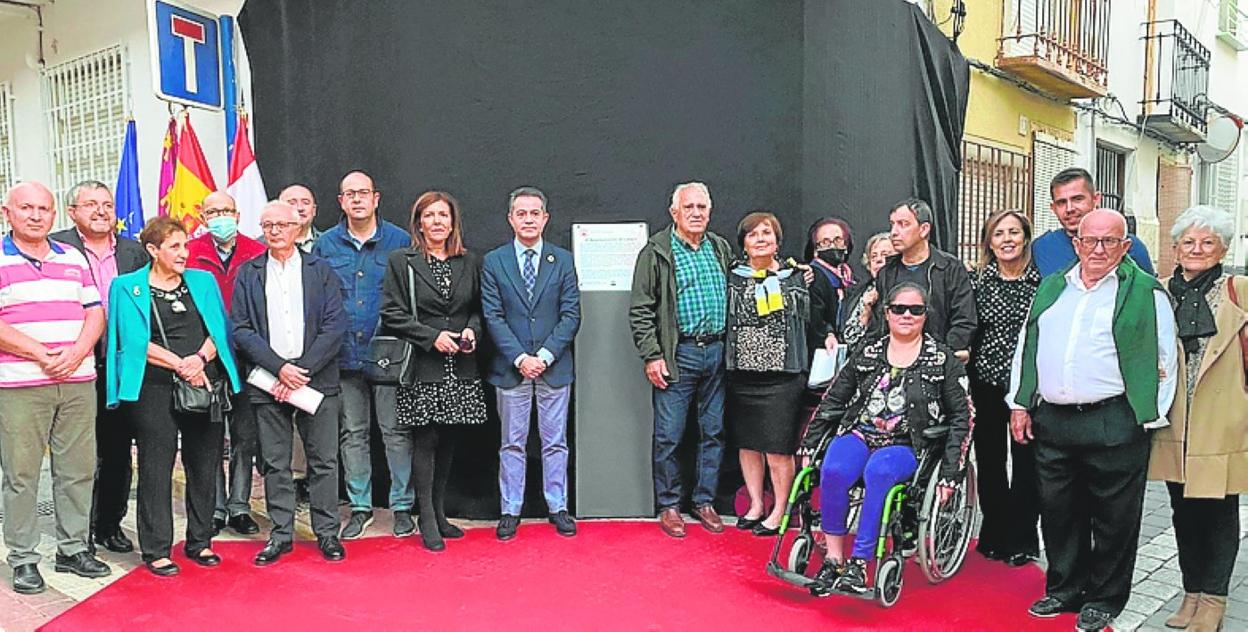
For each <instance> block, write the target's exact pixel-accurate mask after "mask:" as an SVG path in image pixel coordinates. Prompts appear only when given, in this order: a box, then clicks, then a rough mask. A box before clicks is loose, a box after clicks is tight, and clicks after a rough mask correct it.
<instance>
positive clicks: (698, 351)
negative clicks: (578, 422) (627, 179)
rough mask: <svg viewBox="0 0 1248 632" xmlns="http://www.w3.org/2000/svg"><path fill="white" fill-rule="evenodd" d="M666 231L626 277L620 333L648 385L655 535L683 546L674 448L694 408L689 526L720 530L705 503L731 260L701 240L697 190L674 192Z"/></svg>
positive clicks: (717, 245) (715, 448)
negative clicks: (633, 348)
mask: <svg viewBox="0 0 1248 632" xmlns="http://www.w3.org/2000/svg"><path fill="white" fill-rule="evenodd" d="M670 212H671V214H672V220H673V222H674V223H673V225H672V226H669V227H668V228H665V229H663V230H661V231H659V232H658V233H656V234H654V235H653V236H651V237H650V241H649V243H647V244H646V246H645V247H644V248H642V249H641V252H640V253H638V255H637V265H636V267H635V268H634V271H633V293H632V306H631V307H630V308H629V313H628V317H629V323H630V325H631V327H632V330H633V342H634V344H636V345H637V351H638V353H640V355H641V359H642V361H644V362H645V363H646V379H648V380H650V383H651V384H653V385H654V393H653V397H652V400H653V404H654V497H655V504H656V505H657V506H658V510H659V526H661V527H662V528H663V532H664V533H666V534H668V535H669V536H672V537H674V538H680V537H684V535H685V521H684V519H683V518H682V517H681V515H680V510H679V509H678V506H679V505H680V501H681V496H682V492H681V484H680V465H679V463H677V460H676V447H677V445H678V444H679V443H680V439H681V437H682V436H684V434H685V420H686V419H687V417H688V412H689V407H690V406H691V405H693V404H694V402H695V401H696V403H697V411H698V428H699V430H700V431H701V432H700V438H699V441H698V456H697V459H698V463H697V472H698V479H697V485H696V487H695V488H694V490H693V505H694V511H693V517H694V518H696V519H697V520H698V522H701V523H702V526H704V527H706V529H707V530H709V531H711V532H712V533H720V532H722V531H723V530H724V523H723V521H722V520H720V518H719V515H718V514H717V513H715V508H714V507H713V506H712V502H713V501H714V500H715V489H716V487H717V485H718V483H719V466H720V462H721V461H722V460H723V452H724V343H723V340H724V324H725V320H726V318H727V311H728V281H727V279H728V277H727V273H728V266H729V264H730V260H731V258H732V250H731V247H730V246H729V245H728V242H727V241H725V240H724V238H722V237H720V236H719V235H716V234H714V233H711V232H709V231H707V225H708V224H709V223H710V219H711V194H710V191H709V190H708V189H707V188H706V185H705V184H702V183H701V182H687V183H685V184H681V185H678V186H677V187H676V190H675V191H673V192H672V206H671V208H670Z"/></svg>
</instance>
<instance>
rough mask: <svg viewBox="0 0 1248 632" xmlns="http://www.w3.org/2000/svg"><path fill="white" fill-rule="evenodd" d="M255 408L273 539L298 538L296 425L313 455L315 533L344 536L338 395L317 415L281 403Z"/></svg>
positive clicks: (310, 468)
mask: <svg viewBox="0 0 1248 632" xmlns="http://www.w3.org/2000/svg"><path fill="white" fill-rule="evenodd" d="M254 406H255V412H256V425H257V429H258V430H259V435H260V472H261V473H262V474H263V475H264V498H265V502H266V504H267V507H268V512H269V519H270V520H272V521H273V530H272V531H271V532H270V533H269V539H270V540H272V541H274V542H290V541H292V540H294V537H295V481H294V479H293V478H292V476H291V473H290V456H291V452H292V450H293V443H294V442H293V441H292V436H293V435H292V428H293V427H294V426H298V428H299V436H300V437H302V438H303V451H304V454H306V455H307V461H308V496H309V499H310V500H311V511H312V531H313V532H314V533H316V535H317V537H328V536H334V535H338V415H339V414H340V408H341V403H340V401H339V399H338V396H337V395H328V396H326V397H325V399H324V400H322V401H321V407H320V408H318V409H317V411H316V414H315V415H309V414H307V413H305V412H303V411H300V410H297V409H296V408H295V407H293V406H291V405H289V404H279V403H277V402H273V403H268V402H266V403H263V404H254Z"/></svg>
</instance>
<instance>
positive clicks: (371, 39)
mask: <svg viewBox="0 0 1248 632" xmlns="http://www.w3.org/2000/svg"><path fill="white" fill-rule="evenodd" d="M239 24H240V29H241V31H242V34H243V37H244V39H245V41H246V45H247V51H248V56H249V58H250V62H251V71H252V95H253V99H254V103H253V104H252V109H253V110H254V120H255V131H256V155H257V160H258V162H259V164H260V165H261V168H262V170H263V172H264V175H265V180H266V181H267V182H268V185H269V187H270V191H269V193H270V194H272V195H276V193H277V192H278V191H279V190H280V188H282V187H283V186H284V185H286V184H289V183H292V182H301V183H305V184H307V185H308V186H309V187H310V188H311V189H312V190H313V192H314V193H315V194H316V196H317V200H318V202H319V213H318V217H317V224H318V225H319V226H321V227H325V226H327V225H330V224H333V223H334V222H336V221H338V218H339V217H340V210H339V208H338V204H337V201H336V194H337V186H338V181H339V180H340V179H341V177H342V175H343V174H344V173H346V172H347V171H350V170H352V169H363V170H365V171H367V172H369V173H370V174H372V175H373V176H374V179H375V181H376V186H377V188H378V190H380V191H381V192H382V200H381V212H382V215H383V216H385V217H386V218H387V219H389V220H391V221H394V222H396V223H398V224H400V225H402V226H406V225H407V220H408V212H409V209H410V207H411V204H412V202H413V200H415V198H416V196H417V195H419V194H420V193H421V192H422V191H425V190H428V189H435V188H436V189H445V190H448V191H450V192H451V193H452V194H454V195H455V196H456V197H457V198H458V199H459V200H460V202H461V205H462V207H463V211H464V216H465V230H464V232H465V235H464V237H465V241H466V243H467V245H468V247H469V248H471V249H474V250H477V251H479V252H484V251H486V250H488V249H490V248H492V247H494V246H496V245H498V244H500V243H502V242H504V241H506V240H507V239H509V238H510V235H511V233H510V229H509V227H508V225H507V223H506V219H505V213H506V199H507V197H506V196H507V193H508V192H509V191H511V190H512V189H514V188H515V187H517V186H520V185H534V186H538V187H540V188H542V189H543V190H544V191H545V192H546V194H547V195H548V196H549V197H550V211H551V213H552V217H551V222H550V225H549V226H548V228H547V237H548V238H549V239H550V240H551V241H552V242H554V243H557V244H560V245H564V246H567V245H568V244H569V241H570V235H571V230H570V227H571V224H572V223H573V222H604V221H628V220H634V221H635V220H644V221H647V222H649V223H650V226H651V229H652V230H657V229H658V228H661V227H662V226H664V225H666V224H667V223H668V222H669V221H670V216H669V215H668V214H667V206H668V203H669V196H670V194H671V190H672V187H673V185H675V184H676V183H679V182H684V181H688V180H702V181H704V182H706V183H707V184H708V185H709V186H710V189H711V193H712V198H713V202H714V213H713V217H712V222H711V227H712V229H713V230H715V231H717V232H720V233H721V234H724V235H725V236H728V237H729V238H730V240H732V241H734V242H735V232H736V229H735V227H736V222H737V221H738V220H739V219H740V217H741V216H742V215H744V214H745V213H746V212H749V211H752V210H756V209H760V208H761V209H768V210H773V211H775V212H776V213H777V214H778V215H779V216H780V218H781V221H782V223H783V224H784V227H785V228H786V230H787V232H788V235H789V237H788V239H787V242H786V243H785V244H784V250H785V251H787V252H788V253H791V254H798V253H800V252H801V250H802V246H803V244H802V240H803V238H804V232H805V229H806V227H807V226H809V225H810V224H811V223H812V222H813V221H814V220H816V219H817V218H819V217H822V216H825V215H837V216H840V217H842V218H844V219H846V220H847V221H849V222H850V224H851V225H852V226H854V228H855V233H856V234H858V235H860V238H859V243H862V242H863V241H864V240H863V239H862V238H861V236H864V235H865V234H867V233H869V232H874V231H875V230H879V229H882V228H885V227H886V226H887V214H886V211H887V207H888V205H889V204H891V203H892V202H895V201H897V200H899V199H901V198H904V197H908V196H911V195H919V196H921V197H924V198H926V199H929V200H930V201H931V202H932V203H933V207H934V208H935V209H936V213H937V218H938V221H937V224H936V227H935V228H936V230H935V231H934V234H935V236H936V239H937V242H938V243H946V242H947V241H949V240H950V239H951V238H952V236H953V235H956V230H955V228H956V226H955V225H954V221H955V220H954V216H955V212H954V210H955V209H956V200H957V194H956V187H957V169H958V166H959V160H960V158H959V156H958V148H959V140H960V138H961V131H962V119H963V117H964V116H965V108H966V97H967V82H968V72H969V71H968V67H967V64H966V62H965V60H964V59H963V58H962V57H961V55H960V53H959V52H958V51H957V49H956V47H955V46H954V45H953V44H952V43H951V42H949V40H948V39H946V38H945V37H944V36H943V35H941V34H940V33H939V31H938V30H937V29H936V28H935V27H934V26H933V25H932V24H931V23H930V22H929V21H928V20H927V18H925V17H924V16H923V15H922V14H921V13H919V12H918V11H917V9H916V8H915V7H914V6H913V5H910V4H908V3H905V2H902V1H901V0H879V1H873V2H862V1H861V0H826V1H825V0H808V1H806V2H796V1H794V2H775V1H773V0H717V1H715V2H707V1H699V0H629V1H627V2H586V1H584V0H522V1H513V2H507V3H493V2H489V3H487V2H440V1H434V0H370V1H368V2H359V1H351V0H318V1H317V2H307V1H306V0H264V1H258V0H253V1H252V2H248V3H247V4H246V6H245V8H244V10H243V13H242V15H241V16H240V18H239ZM496 424H497V422H496V421H492V423H491V424H489V425H488V427H487V428H482V429H473V430H469V431H468V437H467V443H468V445H467V446H464V447H463V448H462V449H461V450H460V451H459V454H460V455H461V457H463V458H460V465H459V466H457V467H456V474H455V480H456V482H455V485H456V486H457V489H456V490H455V491H456V493H455V495H454V497H453V498H452V499H451V503H450V504H451V505H452V506H453V507H452V509H454V510H455V511H456V513H459V514H461V515H472V516H482V517H485V516H493V515H496V512H497V493H498V492H497V484H496V479H495V478H494V477H495V475H496V472H497V443H498V431H497V425H496ZM491 448H492V449H491ZM729 453H730V454H732V451H730V452H729ZM731 460H732V461H735V458H732V459H731ZM530 480H531V481H532V480H540V478H537V477H534V476H532V474H531V475H530ZM529 487H530V492H531V494H532V493H533V491H534V490H533V487H534V485H532V484H531V485H529ZM530 500H531V502H529V503H527V504H528V506H529V507H537V508H541V506H542V503H541V501H540V491H539V492H537V493H536V494H535V495H531V496H530ZM533 501H535V502H533Z"/></svg>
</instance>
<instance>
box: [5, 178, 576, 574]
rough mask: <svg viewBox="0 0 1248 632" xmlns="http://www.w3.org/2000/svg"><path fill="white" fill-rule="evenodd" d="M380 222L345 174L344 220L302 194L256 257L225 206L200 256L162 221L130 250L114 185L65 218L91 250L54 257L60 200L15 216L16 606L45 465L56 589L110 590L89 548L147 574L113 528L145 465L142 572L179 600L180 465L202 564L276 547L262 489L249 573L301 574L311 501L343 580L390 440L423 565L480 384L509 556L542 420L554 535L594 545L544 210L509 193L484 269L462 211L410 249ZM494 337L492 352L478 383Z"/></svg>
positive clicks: (66, 236) (409, 233)
mask: <svg viewBox="0 0 1248 632" xmlns="http://www.w3.org/2000/svg"><path fill="white" fill-rule="evenodd" d="M380 198H381V193H380V192H378V191H377V190H376V187H375V185H374V184H373V181H372V179H371V177H369V176H368V174H366V173H364V172H360V171H353V172H351V173H349V174H347V175H346V176H345V177H344V178H343V180H342V182H341V186H340V194H339V202H340V204H341V207H342V211H343V217H342V220H341V221H340V222H339V223H338V224H337V225H336V226H334V227H333V228H331V229H329V230H327V231H325V232H324V233H318V232H317V231H316V230H315V228H314V227H313V225H312V220H313V218H314V217H315V214H316V203H315V199H314V197H313V195H312V192H311V190H310V189H309V188H308V187H306V186H303V185H299V184H294V185H291V186H289V187H287V188H286V189H285V190H283V191H282V193H281V195H280V196H279V199H277V200H274V201H272V202H269V203H268V204H267V205H265V206H264V208H263V209H262V210H261V212H260V228H261V230H262V235H261V239H260V240H255V239H252V238H249V237H247V236H245V235H242V234H239V232H238V216H239V213H238V208H237V206H236V204H235V201H234V199H233V198H232V197H231V196H230V195H229V194H227V193H225V192H214V193H212V194H210V195H208V196H207V197H205V199H204V201H203V204H202V206H201V216H202V219H203V220H204V224H205V228H206V230H205V231H204V232H203V234H202V235H199V236H192V235H190V234H188V230H187V227H186V226H185V225H184V224H183V223H181V222H179V221H177V220H175V219H172V218H169V217H163V216H162V217H156V218H153V219H151V220H149V221H148V222H147V223H146V225H145V226H144V228H143V230H142V232H141V233H140V235H139V240H138V242H137V243H136V242H133V241H130V240H128V239H124V238H122V237H120V236H118V235H117V234H116V226H117V218H116V214H115V209H114V203H113V198H112V195H111V192H110V191H109V190H108V188H107V186H105V185H104V184H102V183H100V182H94V181H88V182H83V183H81V184H79V185H77V186H75V187H74V188H73V189H72V190H71V191H70V192H69V194H68V200H67V202H68V203H67V214H68V216H69V218H70V219H72V220H73V222H74V226H73V227H72V228H69V229H67V230H64V231H61V232H59V233H55V234H51V235H50V234H49V233H50V231H51V228H52V226H53V223H54V219H55V213H56V210H55V203H54V201H53V195H52V193H51V192H50V191H49V190H48V189H47V187H45V186H44V185H42V184H40V183H37V182H26V183H22V184H19V185H17V186H15V187H13V188H12V189H11V190H10V191H8V193H7V196H6V198H5V200H4V209H3V210H4V214H5V219H6V220H7V222H8V224H9V226H10V228H11V232H10V233H9V234H8V235H6V236H5V237H4V247H3V248H4V250H3V258H0V402H2V403H3V405H0V409H2V410H3V411H4V412H3V414H2V415H0V469H2V470H3V475H4V478H3V493H4V501H5V520H4V538H5V544H6V546H7V548H8V551H9V553H8V563H9V565H10V567H11V568H12V569H13V583H12V585H13V589H14V590H15V591H17V592H19V593H23V594H33V593H38V592H41V591H43V590H44V589H45V582H44V580H43V577H42V576H41V574H40V572H39V569H38V563H39V561H40V555H39V553H38V552H37V551H36V549H35V547H36V545H37V544H38V541H39V531H38V527H37V524H36V514H35V498H36V493H37V490H38V480H39V472H40V467H41V463H42V461H43V456H44V454H45V452H47V451H49V450H50V451H51V455H52V461H51V465H52V476H53V488H54V489H53V492H54V494H55V495H56V498H57V506H56V521H57V531H58V534H60V540H59V541H58V544H57V554H56V565H55V570H56V571H58V572H71V573H75V574H78V575H81V576H84V577H102V576H106V575H108V574H109V573H110V568H109V566H108V565H107V564H104V563H103V562H101V561H100V560H99V559H98V558H97V557H96V556H95V550H96V549H95V547H96V546H101V547H104V548H106V549H108V550H110V551H114V552H120V553H126V552H131V551H133V550H134V548H135V545H134V543H133V542H132V541H131V540H130V539H129V538H127V537H126V535H125V534H124V533H123V532H122V530H121V528H120V523H121V521H122V519H123V517H124V516H125V513H126V510H127V502H128V498H129V493H130V483H131V477H132V472H131V462H132V454H137V470H138V472H137V479H138V485H137V503H136V506H137V514H138V515H137V526H138V540H139V541H138V548H139V550H140V553H141V556H142V560H143V562H144V565H145V566H146V568H147V569H148V570H149V571H151V572H152V573H154V574H156V575H158V576H171V575H176V574H178V573H179V571H180V569H179V566H178V563H177V562H175V561H174V559H173V557H172V555H171V549H172V546H173V540H174V533H173V516H172V511H171V499H172V494H173V490H172V481H173V470H174V465H175V461H176V460H177V456H178V454H179V452H180V454H181V463H182V467H183V470H184V471H185V479H186V488H185V502H186V515H187V525H186V537H185V541H184V544H183V553H184V555H185V558H186V559H187V560H189V561H190V562H193V563H195V564H198V565H201V566H206V567H212V566H217V565H219V564H220V563H221V557H220V556H219V555H217V554H216V553H215V552H214V551H213V550H212V539H213V538H214V537H215V536H216V535H217V534H218V533H219V532H220V531H221V530H222V529H224V528H230V529H233V530H235V531H237V532H239V533H242V534H253V533H257V532H258V531H259V530H260V527H259V525H258V524H257V523H256V521H255V520H254V519H253V518H252V517H251V514H250V496H251V485H252V468H253V467H255V466H258V468H259V470H260V473H261V474H262V476H263V480H264V495H265V502H266V505H267V514H268V518H269V520H270V521H271V522H272V528H271V530H270V532H269V534H268V541H267V543H266V544H265V546H264V547H263V549H262V550H261V551H260V552H259V553H257V554H256V556H255V559H254V562H255V564H257V565H260V566H264V565H268V564H272V563H274V562H277V561H278V560H279V559H280V558H281V557H282V556H283V555H285V554H286V553H289V552H290V551H291V550H292V544H293V540H294V518H295V508H296V498H297V496H298V492H297V487H303V488H304V489H306V494H307V497H308V502H309V506H310V513H311V522H312V529H313V531H314V533H315V534H316V538H317V545H318V547H319V549H320V552H321V554H322V555H323V556H324V558H325V559H326V560H329V561H338V560H342V559H344V557H345V555H346V551H345V548H344V547H343V544H342V540H350V539H354V538H359V537H361V536H362V535H363V534H364V531H365V529H367V528H368V526H369V525H370V524H371V523H372V521H373V513H372V512H373V502H372V489H371V483H372V478H373V477H372V472H371V465H370V463H371V456H370V454H369V442H370V438H369V433H370V427H371V426H372V424H374V423H376V424H377V426H378V428H379V430H380V432H381V435H382V438H383V443H384V446H385V452H386V454H385V456H386V461H387V464H388V466H389V469H390V473H391V477H390V489H389V506H390V509H391V510H392V512H393V517H394V535H395V536H396V537H407V536H411V535H414V534H415V533H417V522H416V521H415V520H413V513H414V512H417V511H418V516H419V533H420V536H421V540H422V543H423V545H424V546H425V547H426V548H428V549H430V550H434V551H437V550H442V549H444V548H445V546H446V545H445V540H446V539H450V538H459V537H463V535H464V534H463V531H462V530H461V529H460V528H459V527H457V526H455V525H454V524H453V523H451V522H450V521H449V520H448V519H447V517H446V512H445V509H444V499H445V495H446V487H447V481H448V479H449V474H450V466H451V456H452V454H453V451H454V446H455V439H456V434H457V433H456V428H458V427H461V426H464V425H467V424H480V423H484V422H485V420H486V399H485V391H484V386H483V382H482V374H484V375H485V380H487V381H489V382H490V383H491V384H493V385H494V387H495V389H496V394H497V401H498V412H499V416H500V418H501V419H502V421H503V436H502V441H501V448H500V450H499V452H500V462H501V465H500V469H499V488H500V491H501V497H502V501H501V502H502V506H501V511H500V513H501V514H502V518H501V519H500V521H499V524H498V530H497V535H498V537H499V539H503V540H506V539H510V538H513V537H515V536H516V532H517V527H518V525H519V515H520V513H521V510H522V506H523V499H524V487H525V480H524V479H525V459H526V455H525V451H526V446H527V438H528V432H529V425H530V414H531V411H532V409H533V407H534V406H535V405H536V408H537V417H538V420H539V423H538V429H539V433H540V435H541V445H542V462H543V471H544V480H543V491H544V493H545V499H546V504H547V508H548V511H549V520H550V522H551V523H552V524H553V525H554V528H555V530H556V531H557V532H558V533H559V534H561V535H564V536H573V535H575V534H576V523H575V521H574V520H573V518H572V517H571V515H570V514H569V512H568V504H567V459H568V447H567V438H566V426H567V423H566V422H567V412H568V402H569V398H570V392H571V383H572V379H573V375H572V365H571V351H570V346H571V343H572V340H573V338H574V337H575V335H576V332H577V330H578V329H579V326H580V295H579V293H578V289H577V283H576V273H575V269H574V266H573V263H572V256H571V254H570V253H569V252H568V251H566V250H564V249H562V248H559V247H558V246H555V245H553V244H550V243H548V242H545V241H544V240H543V239H542V235H543V231H544V229H545V226H546V222H547V220H548V218H549V214H548V211H547V208H546V204H547V202H546V196H545V194H543V193H542V192H541V191H540V190H538V189H536V188H532V187H521V188H519V189H517V190H515V191H514V192H512V194H511V196H510V199H509V201H508V211H507V219H508V221H509V222H510V224H511V226H512V227H513V229H514V232H515V237H514V239H513V240H512V241H511V242H509V243H507V244H504V245H503V246H500V247H499V248H498V249H496V250H494V251H492V252H490V253H488V254H487V255H486V256H485V257H484V258H482V257H479V256H477V255H476V254H475V253H473V252H471V251H469V250H467V249H466V248H465V247H464V239H463V234H462V231H463V229H462V222H461V217H460V209H459V205H458V203H457V202H456V201H455V199H454V198H453V197H452V196H451V195H449V194H447V193H445V192H440V191H430V192H427V193H425V194H423V195H421V196H420V197H419V198H418V199H417V200H416V202H415V204H413V206H412V209H411V213H410V225H409V226H408V227H407V229H406V230H405V229H403V228H400V227H398V226H396V225H394V224H391V223H389V222H387V221H385V220H383V219H381V218H380V217H379V216H378V214H377V207H378V203H379V201H380ZM487 332H488V335H489V336H490V338H491V339H492V340H493V341H494V344H495V346H496V347H497V349H498V351H499V352H498V353H497V354H494V356H493V357H492V358H491V359H490V360H489V363H488V366H486V365H485V364H484V363H483V364H482V365H481V366H478V361H477V357H478V354H477V353H476V351H477V342H478V340H481V339H482V337H483V336H485V335H487ZM384 337H390V338H392V339H398V340H401V341H403V344H404V345H406V348H407V349H408V361H407V362H405V363H404V368H405V370H404V371H402V374H401V375H399V376H397V379H396V380H394V382H393V383H392V382H389V381H380V380H378V379H373V376H370V372H369V370H368V369H369V365H370V364H373V365H375V364H377V362H378V358H377V357H376V356H377V353H376V352H375V351H374V350H373V349H372V348H371V347H370V345H371V342H372V341H374V340H375V339H381V338H384ZM227 434H228V435H229V451H230V454H229V464H230V467H229V470H230V472H229V475H228V476H226V474H225V469H224V468H223V467H222V463H223V457H224V449H225V447H224V446H225V436H226V435H227ZM132 450H133V452H132ZM340 463H341V473H342V479H343V481H344V483H345V489H346V497H347V501H348V504H349V505H350V510H351V511H350V515H349V517H348V519H347V521H346V524H345V525H342V524H340V519H339V513H338V498H339V471H340V465H339V464H340ZM296 473H297V474H296ZM296 475H297V476H298V479H299V481H300V483H298V484H297V483H296Z"/></svg>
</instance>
